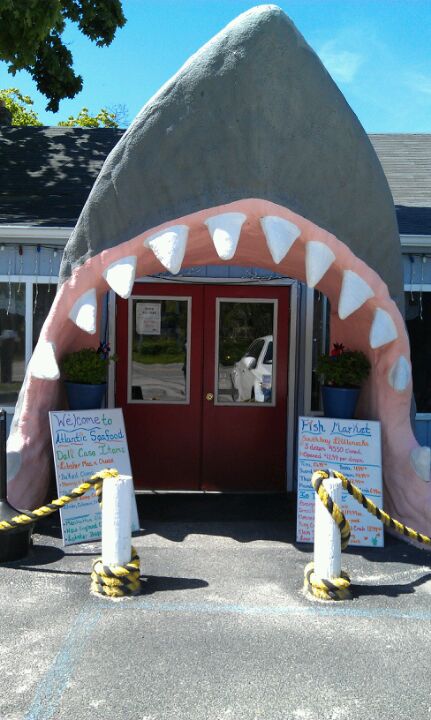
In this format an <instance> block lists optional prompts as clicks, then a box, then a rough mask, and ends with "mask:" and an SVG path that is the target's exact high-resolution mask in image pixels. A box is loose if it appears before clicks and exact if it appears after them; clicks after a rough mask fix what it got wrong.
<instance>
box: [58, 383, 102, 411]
mask: <svg viewBox="0 0 431 720" xmlns="http://www.w3.org/2000/svg"><path fill="white" fill-rule="evenodd" d="M65 386H66V395H67V400H68V403H69V409H70V410H95V409H97V408H100V407H101V406H102V401H103V398H104V397H105V392H106V383H102V384H101V385H88V384H86V383H73V382H65Z"/></svg>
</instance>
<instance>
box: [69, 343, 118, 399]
mask: <svg viewBox="0 0 431 720" xmlns="http://www.w3.org/2000/svg"><path fill="white" fill-rule="evenodd" d="M109 353H110V348H109V345H108V344H107V343H100V345H99V347H98V348H97V350H95V349H94V348H82V349H81V350H76V351H75V352H72V353H69V354H68V355H65V356H64V358H63V360H62V362H61V373H62V377H63V380H64V384H65V388H66V395H67V400H68V403H69V408H70V410H92V409H94V408H100V406H101V404H102V401H103V398H104V396H105V392H106V381H107V375H108V367H109V363H110V362H112V361H115V360H116V358H115V356H110V355H109Z"/></svg>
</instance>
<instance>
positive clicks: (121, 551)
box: [102, 475, 132, 565]
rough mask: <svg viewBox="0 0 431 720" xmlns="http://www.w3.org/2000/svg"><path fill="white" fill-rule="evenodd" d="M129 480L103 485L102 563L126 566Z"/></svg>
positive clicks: (122, 477)
mask: <svg viewBox="0 0 431 720" xmlns="http://www.w3.org/2000/svg"><path fill="white" fill-rule="evenodd" d="M131 486H132V478H131V477H130V476H128V475H119V476H118V477H112V478H106V479H105V480H104V481H103V503H102V563H103V565H126V564H127V563H128V562H130V557H131V553H132V530H131V504H132V503H131V500H132V489H131Z"/></svg>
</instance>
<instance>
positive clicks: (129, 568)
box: [91, 547, 141, 597]
mask: <svg viewBox="0 0 431 720" xmlns="http://www.w3.org/2000/svg"><path fill="white" fill-rule="evenodd" d="M140 575H141V570H140V563H139V555H138V553H137V552H136V550H135V548H134V547H132V557H131V559H130V562H128V563H127V565H124V566H122V565H115V566H114V565H103V563H102V559H101V558H98V559H97V560H95V561H94V563H93V572H92V573H91V591H92V592H93V593H95V594H96V595H106V596H107V597H125V596H130V595H139V593H140V592H141V580H140Z"/></svg>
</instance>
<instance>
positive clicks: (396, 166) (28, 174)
mask: <svg viewBox="0 0 431 720" xmlns="http://www.w3.org/2000/svg"><path fill="white" fill-rule="evenodd" d="M123 133H124V130H118V129H112V128H93V129H89V128H64V127H8V126H2V127H0V157H1V163H0V224H7V225H33V226H42V227H56V226H61V227H71V228H72V227H73V226H74V225H75V223H76V221H77V219H78V216H79V214H80V212H81V210H82V208H83V206H84V203H85V201H86V199H87V197H88V194H89V192H90V190H91V187H92V185H93V183H94V181H95V179H96V177H97V175H98V174H99V172H100V170H101V168H102V165H103V162H104V160H105V158H106V157H107V155H108V154H109V152H110V151H111V150H112V148H113V147H114V146H115V145H116V143H117V142H118V140H119V139H120V138H121V136H122V135H123ZM369 137H370V140H371V143H372V144H373V146H374V149H375V151H376V153H377V155H378V157H379V159H380V162H381V164H382V166H383V170H384V171H385V174H386V177H387V179H388V182H389V186H390V188H391V191H392V196H393V198H394V203H395V206H396V212H397V218H398V225H399V231H400V233H401V234H417V235H430V234H431V133H415V134H399V133H385V134H371V135H370V136H369Z"/></svg>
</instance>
